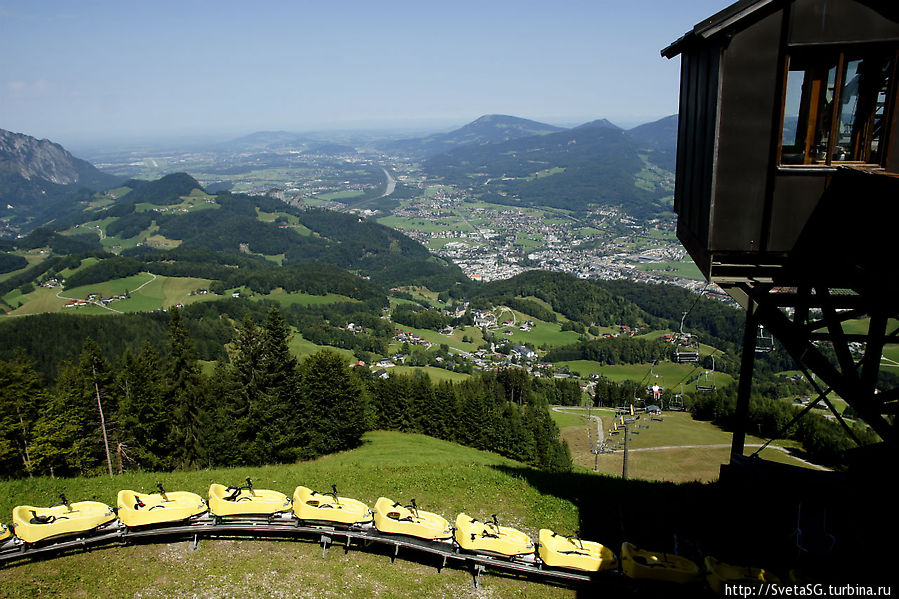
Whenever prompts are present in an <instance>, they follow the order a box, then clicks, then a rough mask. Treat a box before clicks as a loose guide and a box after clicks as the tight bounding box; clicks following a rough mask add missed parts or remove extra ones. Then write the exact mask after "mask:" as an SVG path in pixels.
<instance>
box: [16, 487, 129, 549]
mask: <svg viewBox="0 0 899 599" xmlns="http://www.w3.org/2000/svg"><path fill="white" fill-rule="evenodd" d="M61 498H62V502H61V503H57V504H54V505H51V506H50V507H34V506H30V505H18V506H16V507H15V508H13V511H12V520H13V528H14V529H15V533H16V536H17V537H19V538H20V539H22V540H23V541H25V542H26V543H37V542H38V541H42V540H44V539H48V538H50V537H58V536H64V535H72V534H76V533H79V532H85V531H88V530H92V529H94V528H97V527H98V526H100V525H101V524H106V523H107V522H112V521H113V520H115V512H113V511H112V508H111V507H109V506H108V505H106V504H105V503H100V502H99V501H76V502H75V503H69V502H68V500H67V499H66V498H65V495H62V496H61Z"/></svg>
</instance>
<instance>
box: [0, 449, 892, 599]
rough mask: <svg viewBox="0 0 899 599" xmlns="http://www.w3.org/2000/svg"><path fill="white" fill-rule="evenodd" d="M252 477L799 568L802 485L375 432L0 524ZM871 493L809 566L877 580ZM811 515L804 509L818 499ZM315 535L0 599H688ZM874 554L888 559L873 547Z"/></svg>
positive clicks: (186, 554) (84, 564)
mask: <svg viewBox="0 0 899 599" xmlns="http://www.w3.org/2000/svg"><path fill="white" fill-rule="evenodd" d="M645 453H647V454H648V453H650V452H645ZM632 455H633V456H637V457H634V462H633V463H632V464H633V465H632V466H631V473H632V475H633V473H639V471H640V468H641V467H642V466H641V465H640V462H641V461H642V460H643V459H644V458H643V455H644V454H638V453H636V452H635V453H634V454H632ZM673 459H677V456H674V457H672V458H669V459H668V464H667V465H666V466H665V468H668V469H670V468H672V467H673V464H672V460H673ZM591 466H592V464H591ZM247 476H249V477H251V478H252V479H253V480H254V483H255V485H256V487H257V488H271V489H276V490H279V491H282V492H285V493H288V494H290V493H292V491H293V489H294V487H295V486H296V485H299V484H304V485H307V486H311V487H312V488H315V489H323V488H324V489H327V488H328V487H329V485H331V484H336V485H337V486H338V488H339V490H340V492H341V493H342V494H344V495H346V496H350V497H356V498H358V499H360V500H363V501H365V502H367V503H368V504H371V503H373V502H374V501H375V499H376V498H377V497H378V496H382V495H383V496H386V497H389V498H391V499H393V500H395V501H402V502H406V501H408V500H410V499H411V498H413V497H414V498H415V499H416V500H417V502H418V504H419V505H421V506H422V507H424V508H426V509H429V510H431V511H434V512H437V513H440V514H443V515H444V516H447V517H449V518H450V519H452V518H454V516H455V514H457V513H459V512H461V511H465V512H466V513H468V514H471V515H473V516H480V517H487V516H489V515H490V514H494V513H495V514H497V515H498V517H499V519H500V522H503V523H507V524H509V525H511V526H514V527H516V528H519V529H521V530H523V531H525V532H526V533H528V534H529V535H531V536H532V537H533V536H534V535H536V533H537V529H539V528H541V527H550V528H553V529H555V530H557V531H559V532H562V533H566V534H568V533H571V532H572V531H574V530H577V529H579V530H580V531H581V535H582V536H583V538H586V539H596V540H599V541H601V542H602V543H604V544H606V545H608V546H610V547H612V548H615V549H617V548H618V547H620V544H621V542H622V541H625V540H627V541H630V542H633V543H635V544H637V545H638V546H641V547H646V548H651V549H654V550H657V551H668V552H671V551H674V550H675V549H678V548H679V552H680V553H686V554H687V555H688V556H689V557H691V558H693V559H695V560H697V561H700V560H701V558H702V556H703V555H714V556H716V557H718V558H720V559H722V560H724V561H727V562H731V563H742V564H757V565H761V566H764V567H766V568H769V569H773V570H774V571H775V572H776V573H778V574H779V575H785V573H786V572H787V570H788V569H790V568H792V567H795V565H796V554H797V550H796V545H795V542H794V536H793V535H792V533H794V532H795V529H796V526H797V522H796V501H807V500H805V499H801V498H800V495H799V494H797V493H800V494H801V493H803V491H801V490H798V491H797V489H800V487H796V488H792V489H791V488H785V487H784V486H782V485H779V486H777V487H776V488H770V489H769V488H756V487H749V488H747V487H745V486H742V485H740V484H737V485H735V486H724V485H721V484H713V485H712V484H698V483H685V484H673V483H662V482H646V481H641V480H622V479H621V478H619V477H617V476H609V475H602V474H600V475H596V474H593V473H591V472H588V471H586V469H584V468H576V469H575V471H573V472H570V473H546V472H540V471H537V470H534V469H533V468H530V467H527V466H524V465H522V464H519V463H516V462H513V461H511V460H507V459H505V458H502V457H500V456H497V455H495V454H492V453H487V452H480V451H476V450H473V449H470V448H466V447H461V446H459V445H455V444H452V443H448V442H444V441H439V440H435V439H431V438H428V437H424V436H422V435H409V434H401V433H393V432H371V433H368V434H366V435H365V437H364V438H363V445H362V446H361V447H359V448H357V449H354V450H352V451H347V452H344V453H340V454H335V455H331V456H326V457H323V458H320V459H318V460H314V461H310V462H304V463H300V464H290V465H282V466H262V467H241V468H221V469H215V470H200V471H189V472H175V473H169V474H161V473H129V474H125V475H122V476H117V477H108V476H100V477H95V478H77V479H50V478H45V477H44V478H35V479H29V480H16V481H0V514H9V513H10V510H11V508H12V506H13V505H16V504H22V503H26V504H35V505H46V504H49V503H51V502H54V501H55V500H56V499H57V498H58V493H59V492H65V493H66V494H67V496H68V497H69V498H70V499H71V500H84V499H96V500H100V501H104V502H106V503H111V502H113V501H114V498H115V494H116V492H117V491H118V490H119V489H121V488H134V489H136V490H148V489H152V488H153V486H154V485H155V483H156V482H162V483H163V484H164V485H165V486H166V487H167V488H168V489H170V490H175V489H184V490H192V491H195V492H197V493H200V494H201V495H205V494H206V492H207V489H208V485H209V484H210V483H212V482H222V483H224V484H235V483H236V484H240V483H241V482H242V481H243V479H244V478H246V477H247ZM857 482H864V481H857ZM863 486H864V485H863ZM871 487H872V485H870V484H869V485H867V486H865V488H859V486H858V484H856V485H853V488H852V489H851V490H849V491H848V492H846V493H842V492H840V493H835V492H832V491H831V489H828V493H826V494H823V495H816V496H815V501H818V502H820V501H826V502H828V508H827V509H828V511H827V523H828V529H829V530H833V531H835V532H836V533H837V534H839V535H840V536H839V539H840V542H839V543H838V544H837V551H836V552H835V553H834V554H833V555H832V556H830V557H829V558H828V560H827V561H826V562H825V561H822V560H821V558H820V557H815V561H814V564H815V566H816V567H818V568H822V569H825V571H828V572H829V573H832V574H835V575H836V576H837V577H838V579H842V580H845V579H847V578H851V579H852V580H855V581H856V582H857V581H858V580H869V579H870V577H866V576H865V575H866V574H870V573H871V572H872V571H873V572H878V571H879V572H880V573H881V577H882V570H877V569H874V570H872V566H871V564H870V560H869V554H866V553H864V552H858V551H857V550H856V548H857V547H859V546H865V547H869V546H871V545H869V544H868V543H869V542H870V540H871V539H873V538H876V535H875V534H874V533H873V532H872V531H874V530H875V528H876V526H877V523H878V522H880V521H882V511H880V510H870V509H861V508H862V503H863V502H868V501H869V499H868V498H867V497H868V496H867V495H866V494H867V493H871V492H874V489H873V488H871ZM811 492H812V493H813V491H811ZM866 505H867V504H866ZM803 506H804V507H803V513H805V512H806V511H807V510H810V509H811V510H814V507H815V504H814V502H812V503H811V504H809V503H803ZM888 538H891V537H888ZM316 540H317V539H314V538H313V539H307V540H289V541H250V540H203V541H201V543H200V548H199V550H198V551H196V552H191V551H189V550H188V543H187V542H185V541H178V542H174V543H158V544H146V545H142V544H138V545H131V546H121V547H119V546H113V547H110V548H108V549H102V550H95V551H91V552H73V553H71V554H69V555H66V556H62V557H57V558H53V559H48V560H42V561H34V562H22V563H19V564H18V565H13V566H8V567H4V569H3V575H2V576H0V596H3V597H33V596H38V595H41V596H60V597H63V596H64V597H96V596H108V597H141V598H151V597H152V598H155V597H185V596H197V597H260V596H262V597H270V596H271V597H281V596H283V597H293V596H307V595H310V596H316V597H338V596H339V597H371V596H386V597H414V598H415V599H418V598H420V597H460V596H478V597H484V596H487V597H575V596H587V597H593V596H600V593H604V594H606V595H609V596H624V595H628V596H629V595H634V596H647V597H649V596H653V597H655V596H675V595H678V594H679V593H678V590H679V589H678V588H676V587H669V586H650V587H643V586H641V585H640V584H639V583H635V582H626V583H625V582H618V581H617V579H616V580H608V579H607V580H606V581H604V582H603V583H600V584H598V585H597V586H595V587H588V588H585V589H583V591H582V592H577V591H575V590H572V589H565V588H558V587H554V586H551V585H547V584H543V583H540V582H538V581H535V580H530V581H529V580H525V579H523V578H520V577H517V576H512V575H500V576H485V577H483V578H482V580H481V582H482V589H481V591H480V592H478V593H474V592H473V590H472V587H471V578H470V576H469V574H468V573H467V572H466V571H462V570H456V569H453V568H448V569H444V570H443V571H442V573H439V574H438V572H437V569H436V567H435V566H436V565H438V564H436V563H435V562H433V561H430V560H429V559H428V558H427V557H425V556H422V555H416V554H413V553H411V552H408V551H405V550H403V551H400V553H399V558H400V559H397V560H396V562H395V563H391V559H390V553H389V552H388V550H386V549H378V547H376V546H372V547H369V548H365V549H364V550H360V549H361V548H358V547H354V548H351V549H350V550H349V551H348V552H347V553H344V552H343V551H341V550H340V547H336V548H332V549H330V550H329V551H328V553H327V557H326V559H322V557H321V555H322V554H321V549H320V547H319V545H318V544H317V543H316ZM883 544H884V543H882V542H881V545H883ZM874 547H875V548H876V549H878V550H880V546H879V545H877V544H876V543H875V544H874ZM806 563H811V562H806ZM800 565H801V563H800ZM852 577H854V578H852ZM609 585H611V586H609ZM620 585H621V586H620ZM643 591H646V593H643ZM689 591H690V593H691V596H696V593H695V592H694V591H700V589H689ZM576 592H577V594H576Z"/></svg>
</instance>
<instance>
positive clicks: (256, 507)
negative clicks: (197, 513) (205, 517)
mask: <svg viewBox="0 0 899 599" xmlns="http://www.w3.org/2000/svg"><path fill="white" fill-rule="evenodd" d="M289 509H290V499H288V498H287V495H285V494H284V493H280V492H278V491H269V490H266V489H254V488H253V481H251V480H250V479H249V478H248V479H247V486H245V487H225V486H223V485H220V484H218V483H213V484H211V485H209V511H210V512H212V513H213V514H215V515H216V516H261V515H271V514H277V513H278V512H286V511H288V510H289Z"/></svg>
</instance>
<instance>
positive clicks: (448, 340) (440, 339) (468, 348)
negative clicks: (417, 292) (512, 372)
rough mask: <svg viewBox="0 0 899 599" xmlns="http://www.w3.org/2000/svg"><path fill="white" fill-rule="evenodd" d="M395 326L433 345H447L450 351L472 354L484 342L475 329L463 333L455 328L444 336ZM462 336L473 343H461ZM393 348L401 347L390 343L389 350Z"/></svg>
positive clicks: (424, 330)
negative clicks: (457, 350) (451, 332)
mask: <svg viewBox="0 0 899 599" xmlns="http://www.w3.org/2000/svg"><path fill="white" fill-rule="evenodd" d="M396 326H397V327H398V328H399V329H401V330H403V331H409V332H412V333H414V334H416V335H418V336H419V337H421V338H422V339H425V340H426V341H429V342H431V343H433V344H434V345H437V346H440V345H442V344H444V343H445V344H447V345H449V347H450V349H451V350H452V349H454V348H455V349H461V350H462V351H465V352H473V351H476V350H477V349H478V346H479V345H481V344H482V343H483V342H484V336H483V335H482V334H481V331H480V329H478V328H477V327H465V330H464V331H463V330H462V329H461V328H457V329H453V334H452V335H444V334H443V333H438V332H437V331H432V330H430V329H416V328H412V327H410V326H407V325H404V324H397V325H396ZM464 336H468V337H469V338H470V339H473V341H472V342H463V341H462V337H464ZM394 347H395V348H397V349H398V348H400V347H402V345H401V344H399V343H392V344H391V349H394Z"/></svg>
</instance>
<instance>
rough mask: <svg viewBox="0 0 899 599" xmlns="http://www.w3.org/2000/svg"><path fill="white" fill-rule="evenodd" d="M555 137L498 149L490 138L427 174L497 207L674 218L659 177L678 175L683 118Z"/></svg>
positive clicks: (432, 159) (433, 164)
mask: <svg viewBox="0 0 899 599" xmlns="http://www.w3.org/2000/svg"><path fill="white" fill-rule="evenodd" d="M498 118H506V117H498ZM485 119H488V117H482V118H481V119H478V121H475V123H478V122H482V123H484V122H485ZM491 122H493V121H492V119H488V120H486V123H491ZM500 122H501V121H500ZM530 122H531V123H533V121H530ZM538 125H540V124H539V123H534V124H533V125H532V128H533V129H537V128H538V127H537V126H538ZM466 127H469V126H466ZM466 127H463V128H462V129H459V130H457V131H454V132H450V133H448V134H445V136H446V137H445V139H447V140H461V139H463V138H462V136H461V135H460V132H462V131H463V130H464V129H466ZM546 127H550V126H549V125H547V126H546ZM482 129H483V127H482ZM556 129H557V130H556V131H549V132H544V133H542V134H532V135H524V134H522V135H519V136H517V137H513V138H510V139H505V140H502V141H492V142H491V141H483V140H486V139H489V138H490V137H491V136H490V135H488V134H486V132H484V133H482V134H481V137H480V139H481V140H482V141H481V142H479V143H468V144H463V145H457V146H456V147H454V148H451V149H448V150H446V151H444V152H442V153H438V154H431V155H429V156H427V157H425V158H424V159H423V161H422V167H423V168H424V170H425V172H427V173H428V174H429V175H431V176H432V177H435V178H439V179H443V180H444V181H445V182H447V183H451V184H454V185H458V186H461V187H464V188H467V189H468V190H469V191H470V192H471V193H472V194H474V195H476V196H477V197H479V198H480V199H481V200H483V201H487V202H491V203H497V204H508V205H513V206H515V205H527V206H551V207H555V208H563V209H566V210H572V211H575V212H583V211H586V210H588V209H589V208H590V207H591V206H603V205H617V206H623V207H624V208H625V210H626V211H627V212H628V213H630V214H632V215H634V216H638V217H648V216H652V215H655V214H657V213H659V212H664V211H669V210H670V206H669V205H668V200H667V199H665V198H666V197H667V196H669V195H670V193H671V190H670V189H669V188H668V187H666V185H665V183H664V181H665V177H664V175H663V174H661V173H659V172H657V171H658V169H664V170H666V171H671V170H673V168H674V165H673V162H674V154H675V151H674V148H675V143H676V138H677V117H676V116H671V117H666V118H664V119H661V120H659V121H655V122H653V123H647V124H645V125H641V126H639V127H636V128H634V129H631V130H629V131H625V130H623V129H621V128H620V127H618V126H616V125H614V124H613V123H611V122H609V121H608V120H606V119H599V120H596V121H591V122H589V123H584V124H583V125H580V126H578V127H574V128H572V129H558V128H556ZM519 131H521V130H519ZM544 131H545V130H544ZM496 133H497V132H496V131H495V130H494V135H493V138H494V139H495V138H496V137H498V135H497V134H496ZM425 139H427V138H425Z"/></svg>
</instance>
